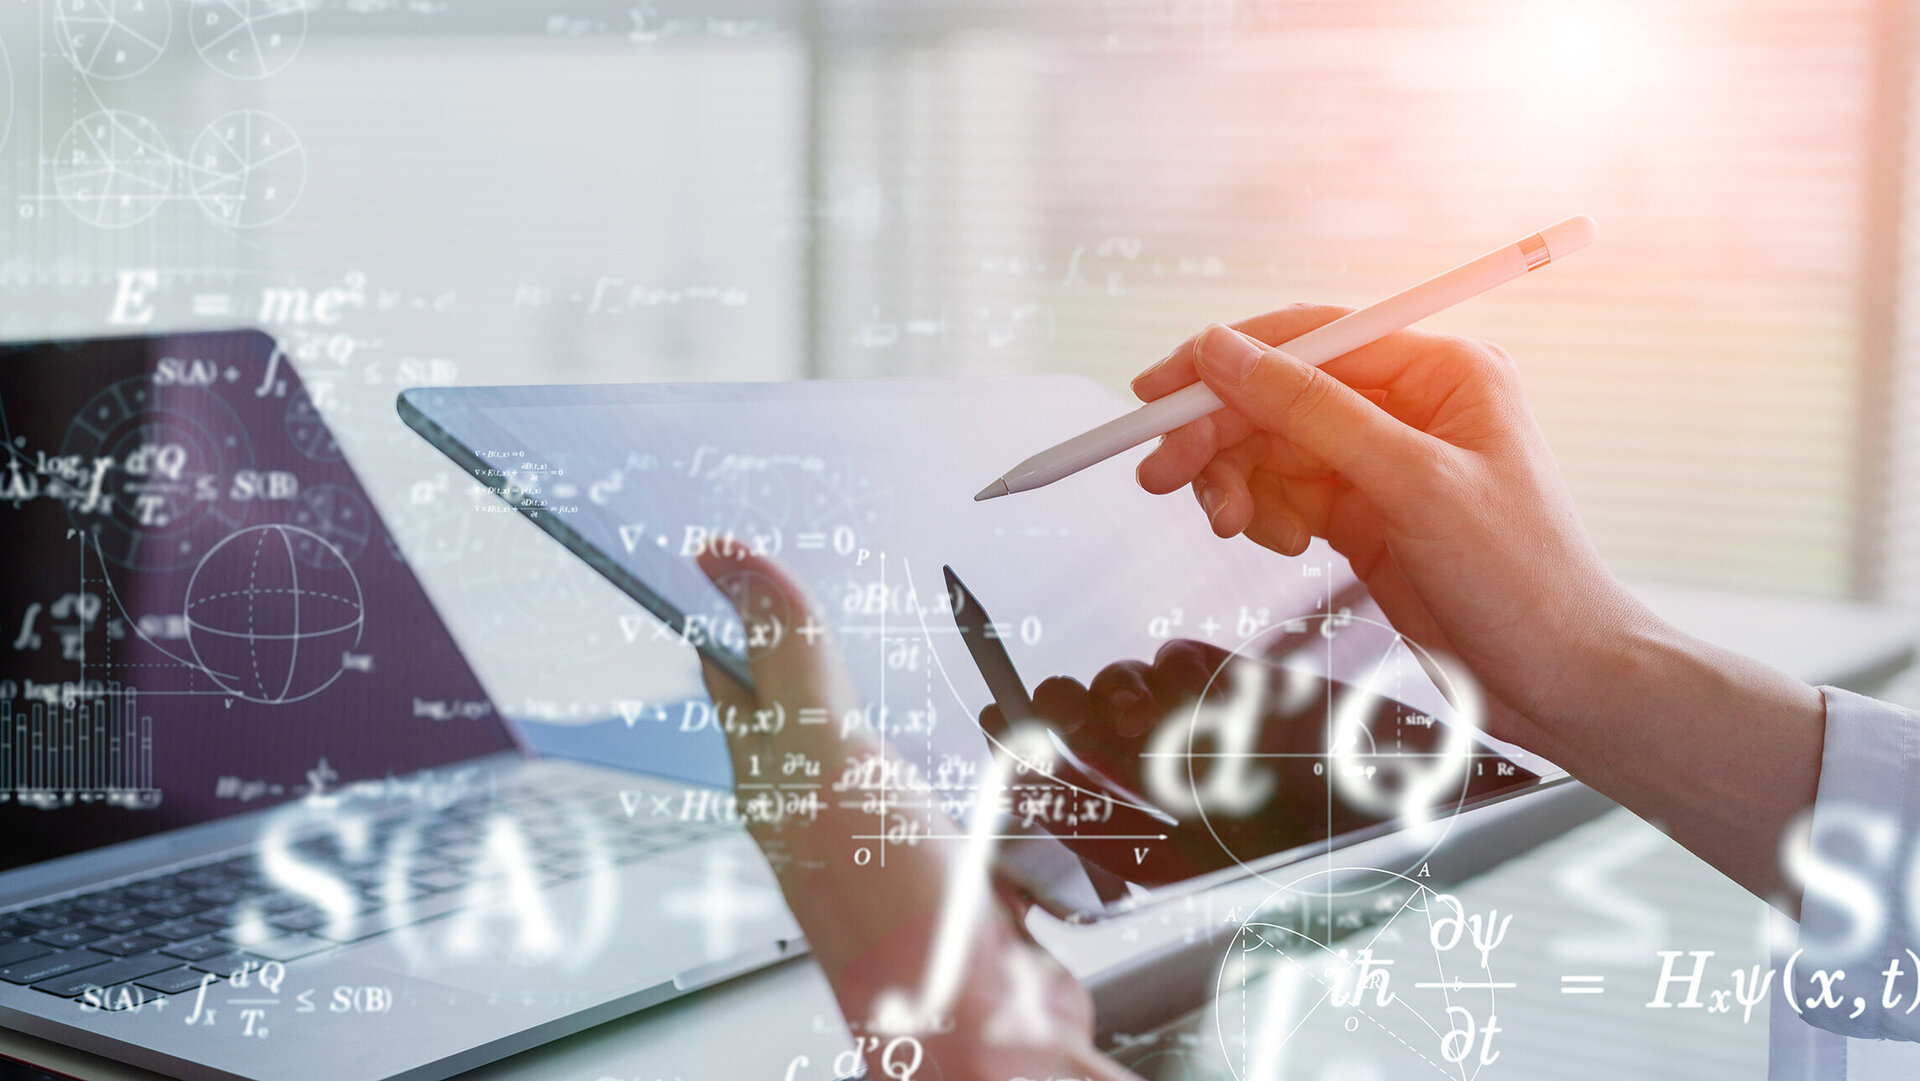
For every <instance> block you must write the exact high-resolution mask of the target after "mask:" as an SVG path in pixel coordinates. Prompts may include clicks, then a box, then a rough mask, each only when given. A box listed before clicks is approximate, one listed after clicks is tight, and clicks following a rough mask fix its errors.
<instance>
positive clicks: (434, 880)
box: [413, 867, 470, 893]
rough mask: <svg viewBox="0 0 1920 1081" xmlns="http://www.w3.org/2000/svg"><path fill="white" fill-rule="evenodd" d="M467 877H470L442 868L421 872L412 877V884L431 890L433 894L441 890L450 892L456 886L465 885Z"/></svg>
mask: <svg viewBox="0 0 1920 1081" xmlns="http://www.w3.org/2000/svg"><path fill="white" fill-rule="evenodd" d="M469 877H470V876H468V875H465V874H462V873H460V872H459V871H455V870H453V869H451V868H446V867H442V868H440V869H439V870H434V871H422V872H420V873H419V874H416V875H414V876H413V884H414V885H416V886H420V887H421V888H423V889H427V890H431V891H433V892H434V893H439V892H440V891H441V890H450V889H453V888H455V887H457V886H464V885H466V884H467V881H468V879H469Z"/></svg>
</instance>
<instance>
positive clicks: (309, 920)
mask: <svg viewBox="0 0 1920 1081" xmlns="http://www.w3.org/2000/svg"><path fill="white" fill-rule="evenodd" d="M325 922H327V918H326V917H325V916H322V915H321V914H320V913H319V912H317V911H315V910H313V909H310V908H300V909H295V910H293V911H292V912H289V913H287V914H286V915H284V916H275V917H274V918H272V919H270V920H268V921H267V925H268V926H270V927H277V928H279V929H280V930H282V931H311V930H313V929H314V928H316V927H318V926H320V925H321V924H323V923H325Z"/></svg>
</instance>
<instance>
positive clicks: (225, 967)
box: [188, 950, 267, 977]
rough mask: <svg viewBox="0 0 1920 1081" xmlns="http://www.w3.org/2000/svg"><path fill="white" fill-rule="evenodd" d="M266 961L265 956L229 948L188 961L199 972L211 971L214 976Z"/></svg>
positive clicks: (229, 973) (256, 965) (257, 966)
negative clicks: (200, 958) (223, 951)
mask: <svg viewBox="0 0 1920 1081" xmlns="http://www.w3.org/2000/svg"><path fill="white" fill-rule="evenodd" d="M266 961H267V959H266V958H264V957H259V956H256V955H254V954H251V953H248V952H247V951H245V950H229V951H227V952H226V953H221V954H215V955H214V956H212V957H209V958H206V959H205V960H202V961H191V962H188V963H189V964H190V965H191V966H192V967H194V968H196V969H199V970H200V971H201V972H211V973H213V974H214V975H216V976H221V977H226V976H231V975H232V974H233V973H235V972H238V971H240V969H241V968H242V967H244V966H247V965H251V966H253V967H254V968H259V967H260V966H261V965H263V964H266Z"/></svg>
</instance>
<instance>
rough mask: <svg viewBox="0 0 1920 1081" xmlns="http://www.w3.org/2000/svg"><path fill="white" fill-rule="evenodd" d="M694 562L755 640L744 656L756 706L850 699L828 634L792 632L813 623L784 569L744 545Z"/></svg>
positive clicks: (808, 603) (809, 606)
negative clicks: (745, 548) (749, 673)
mask: <svg viewBox="0 0 1920 1081" xmlns="http://www.w3.org/2000/svg"><path fill="white" fill-rule="evenodd" d="M696 562H697V563H698V564H699V567H700V569H701V570H702V571H703V572H705V574H706V575H707V577H708V578H709V579H711V580H712V581H713V583H714V585H716V586H718V587H720V590H721V592H722V593H723V594H724V595H725V596H726V598H727V599H728V600H729V601H730V602H732V604H733V606H734V608H735V610H736V612H738V614H739V616H740V620H741V623H742V625H743V627H744V628H745V630H746V632H747V633H748V634H749V635H750V636H752V637H750V638H749V641H750V642H758V643H760V644H759V645H757V646H752V647H750V648H748V649H747V650H746V656H747V667H748V669H749V670H750V671H751V672H752V673H753V684H754V692H755V696H756V697H757V699H758V700H759V703H760V704H761V705H762V706H770V705H772V704H773V703H775V702H779V703H781V704H782V705H783V706H785V707H786V708H787V709H789V710H792V709H796V708H798V707H801V706H828V707H841V706H844V705H845V704H846V703H847V702H848V701H849V700H850V699H851V698H852V689H851V681H850V680H849V679H848V677H847V674H846V672H845V670H844V669H843V668H842V667H841V665H840V662H839V657H838V654H837V653H836V652H835V651H834V649H833V645H832V642H831V639H830V638H829V637H828V636H827V635H825V634H824V633H822V634H809V635H804V636H803V635H802V634H800V633H798V631H799V628H800V627H801V626H803V625H807V624H814V625H816V626H817V625H818V622H817V620H816V617H815V614H814V613H815V611H816V609H815V606H814V604H813V602H812V600H811V598H809V597H808V596H807V591H806V589H805V588H804V587H802V586H801V585H800V584H799V583H798V582H796V581H794V579H793V576H792V575H790V574H788V573H787V571H786V570H785V568H783V567H781V566H780V565H779V564H777V563H775V562H773V561H772V560H771V559H767V558H765V557H762V556H757V555H749V554H747V553H746V552H745V551H744V550H737V551H730V552H725V553H722V552H716V551H713V550H708V551H706V552H702V553H701V554H700V555H699V556H698V557H697V559H696ZM756 625H758V627H757V633H756ZM835 712H838V710H837V708H836V709H835Z"/></svg>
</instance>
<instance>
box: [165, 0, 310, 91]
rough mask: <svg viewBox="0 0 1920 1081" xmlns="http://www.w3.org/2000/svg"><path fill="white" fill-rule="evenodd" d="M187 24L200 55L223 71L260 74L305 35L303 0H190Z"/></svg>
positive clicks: (285, 57) (283, 60)
mask: <svg viewBox="0 0 1920 1081" xmlns="http://www.w3.org/2000/svg"><path fill="white" fill-rule="evenodd" d="M187 26H188V28H189V31H190V32H191V33H192V35H193V47H194V48H195V49H197V50H199V52H200V58H201V59H202V60H205V61H206V62H207V65H208V66H209V67H211V68H213V70H215V71H217V72H219V73H220V74H222V75H227V76H231V77H233V78H235V79H264V78H266V77H267V76H269V75H272V74H273V73H274V72H276V71H279V70H280V69H281V68H284V67H286V66H287V64H288V63H290V62H292V60H293V58H294V55H295V54H297V53H298V52H299V51H300V45H301V43H302V42H304V41H306V38H307V0H194V3H193V5H192V7H191V8H190V9H189V11H188V15H187Z"/></svg>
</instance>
